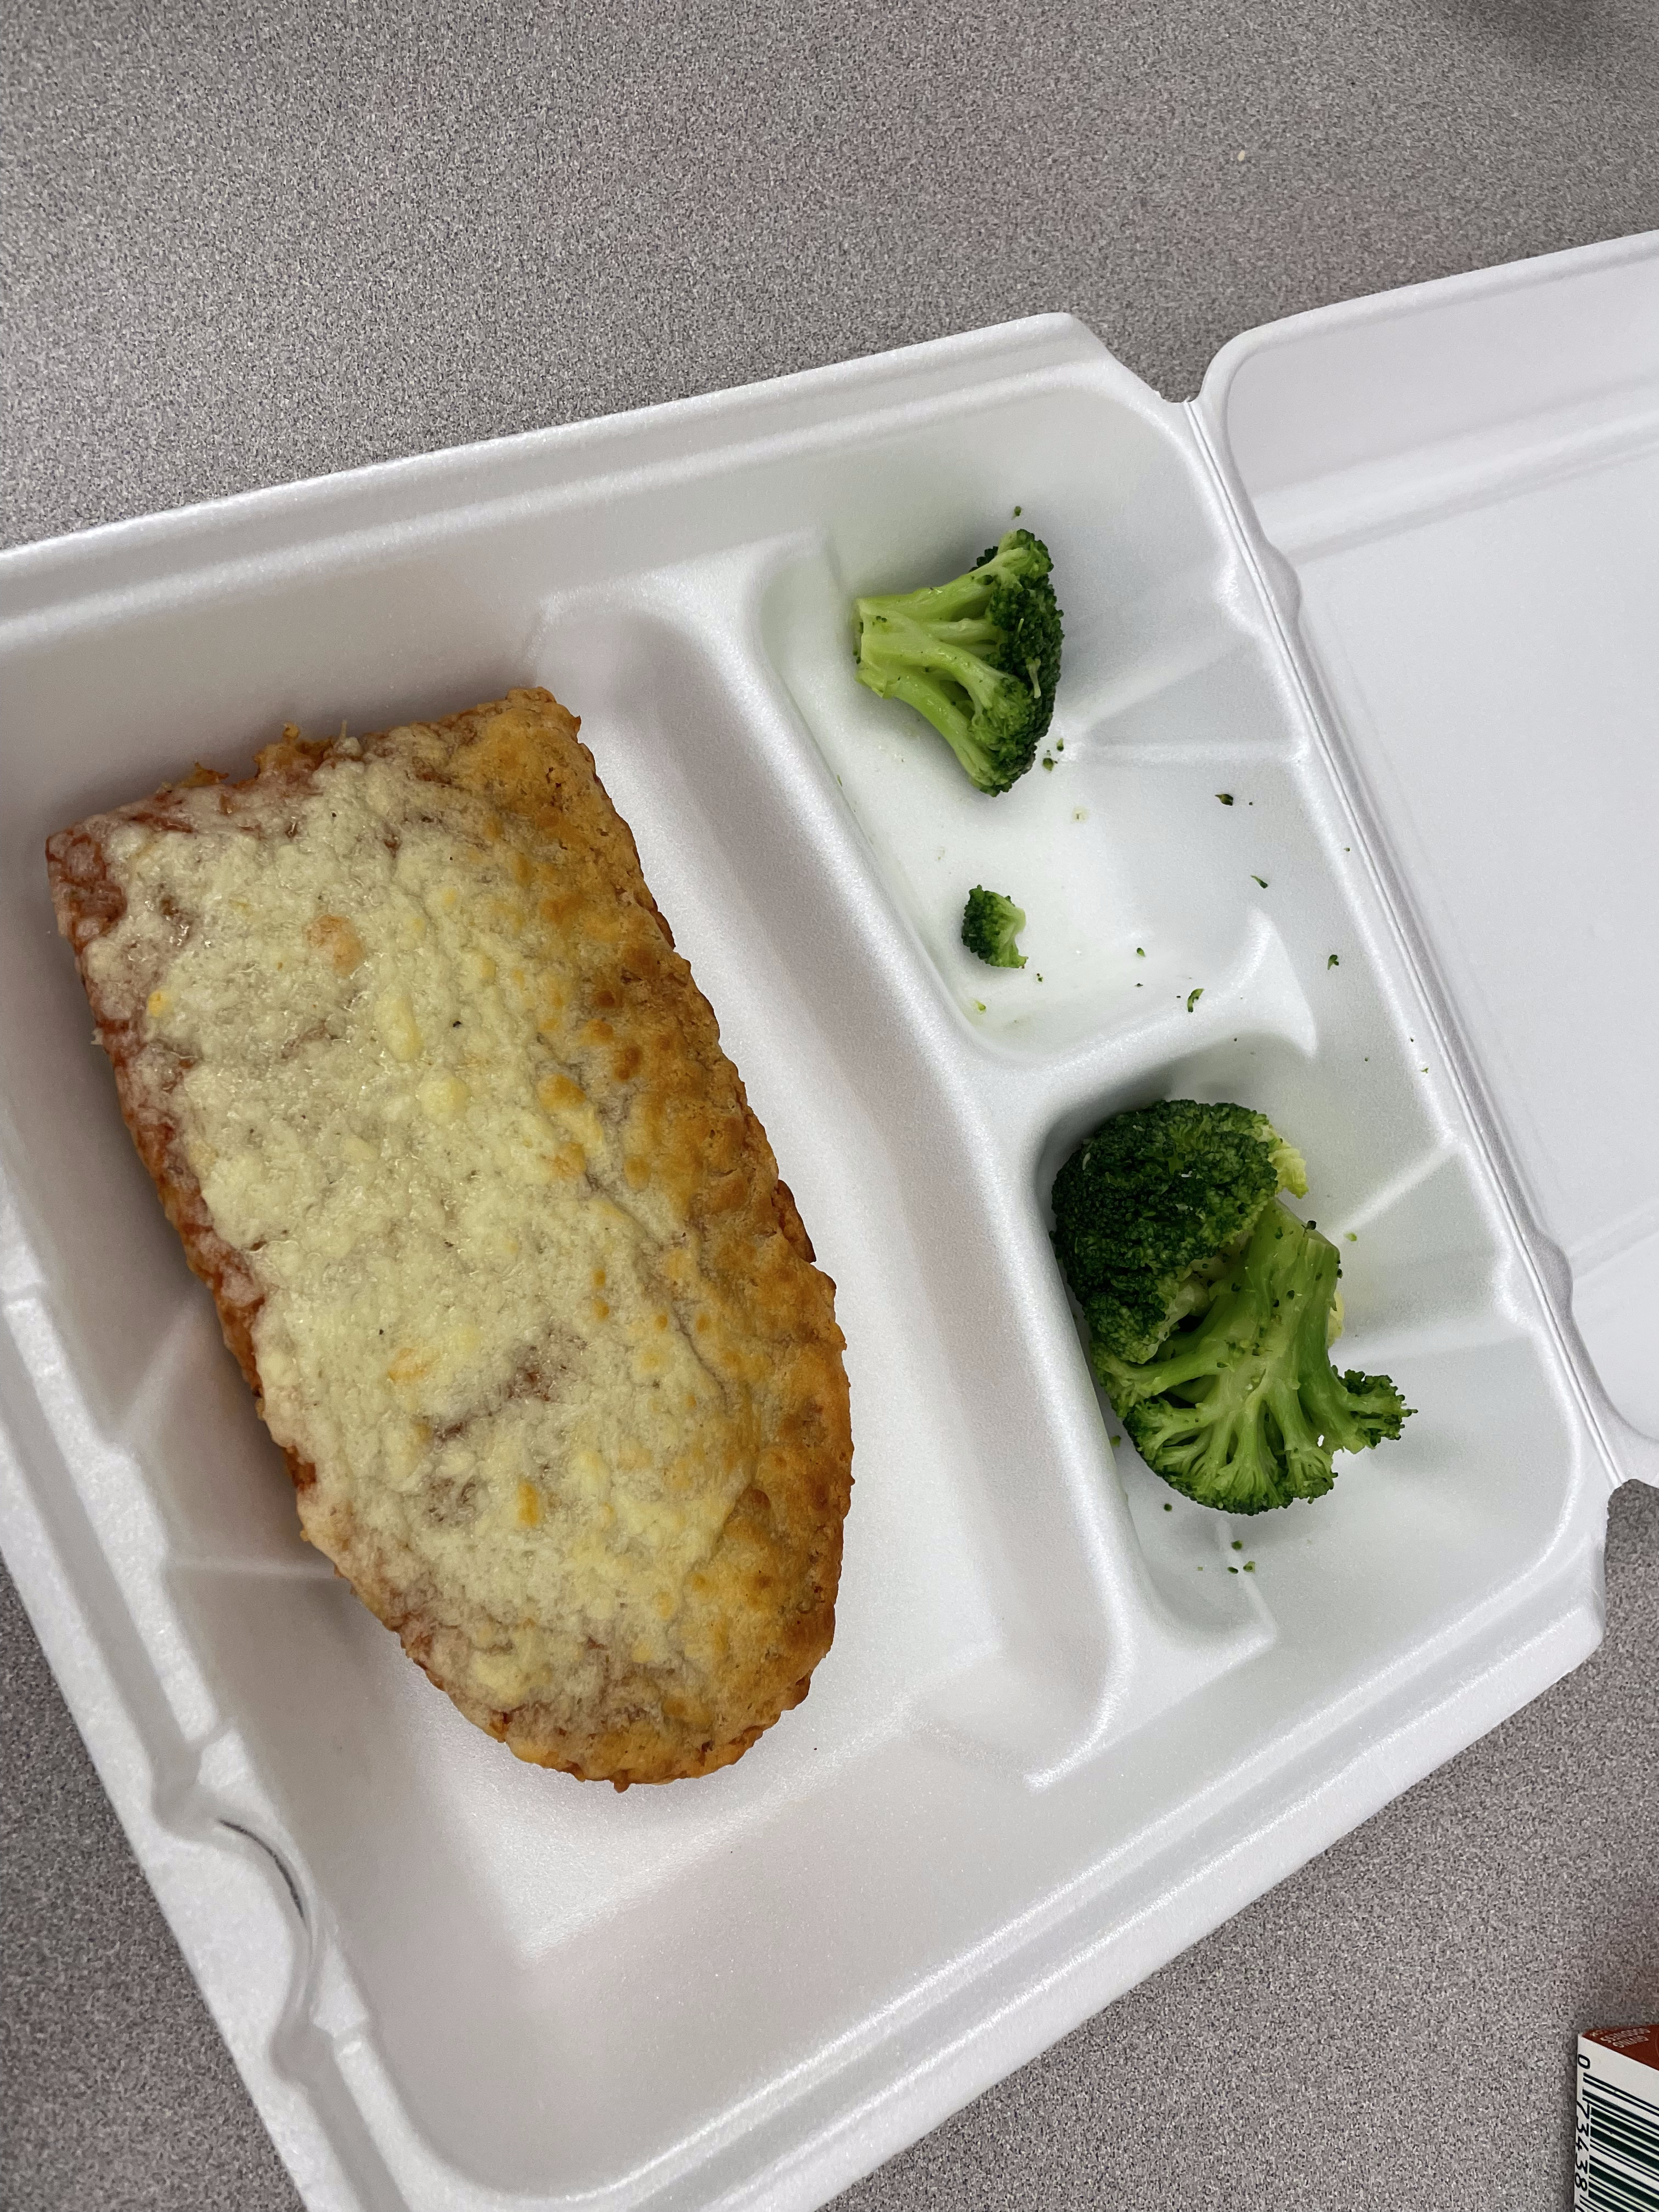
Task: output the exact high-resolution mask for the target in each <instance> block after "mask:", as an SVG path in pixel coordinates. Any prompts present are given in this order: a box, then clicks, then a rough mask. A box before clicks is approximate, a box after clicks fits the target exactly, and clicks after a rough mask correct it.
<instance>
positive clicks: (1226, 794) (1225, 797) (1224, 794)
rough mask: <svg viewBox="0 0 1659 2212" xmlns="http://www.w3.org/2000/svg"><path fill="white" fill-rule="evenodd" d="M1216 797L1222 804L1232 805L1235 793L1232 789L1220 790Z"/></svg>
mask: <svg viewBox="0 0 1659 2212" xmlns="http://www.w3.org/2000/svg"><path fill="white" fill-rule="evenodd" d="M1216 797H1217V798H1218V799H1219V800H1220V801H1221V804H1222V805H1224V806H1231V805H1232V803H1233V795H1232V793H1231V791H1218V792H1217V793H1216Z"/></svg>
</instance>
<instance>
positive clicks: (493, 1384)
mask: <svg viewBox="0 0 1659 2212" xmlns="http://www.w3.org/2000/svg"><path fill="white" fill-rule="evenodd" d="M396 734H399V735H401V734H404V733H396ZM176 803H178V804H179V805H187V806H188V808H189V810H190V812H191V816H192V817H193V818H194V819H196V820H197V822H199V824H200V833H199V834H185V835H180V834H179V832H178V830H177V829H172V830H168V829H161V828H158V827H155V826H146V825H145V824H144V823H142V822H139V823H121V824H120V826H119V827H118V828H117V829H114V830H113V832H112V837H111V841H110V860H111V863H112V868H113V871H114V872H115V873H116V875H117V876H118V878H119V880H120V882H121V883H122V884H123V887H124V889H125V893H126V898H127V908H126V912H125V915H124V916H123V917H122V919H121V920H120V921H119V922H118V925H117V926H116V927H114V928H113V929H112V930H111V931H110V932H109V933H107V934H106V936H104V937H103V938H101V939H100V940H99V941H98V942H96V943H95V944H94V945H91V946H90V947H89V948H88V953H87V956H86V957H87V962H88V969H89V972H90V974H91V975H92V976H93V977H94V980H96V979H97V978H98V977H99V976H100V975H102V976H103V977H104V978H105V979H106V980H107V981H114V980H115V979H116V977H117V975H118V972H119V971H121V970H123V969H125V973H127V974H128V975H131V974H132V973H133V972H134V971H135V969H137V970H140V971H142V972H143V974H144V975H145V976H146V978H147V980H149V981H150V982H151V984H152V985H153V987H152V988H151V989H150V990H149V995H148V999H147V1001H146V1005H145V1012H144V1013H143V1023H144V1024H147V1025H148V1027H147V1031H146V1037H145V1042H146V1044H147V1046H151V1047H159V1048H162V1049H161V1052H160V1053H157V1054H151V1055H150V1057H151V1059H152V1060H155V1061H158V1062H161V1061H165V1062H167V1063H169V1064H170V1065H171V1066H172V1068H173V1070H175V1071H176V1070H179V1068H182V1073H175V1074H174V1077H173V1085H172V1088H171V1091H170V1094H169V1106H168V1110H169V1112H170V1113H171V1114H172V1115H173V1119H174V1120H175V1121H177V1122H178V1124H179V1128H180V1132H181V1134H182V1138H183V1141H184V1145H185V1152H186V1154H187V1157H188V1158H189V1161H190V1163H191V1167H192V1168H193V1169H194V1170H195V1173H196V1176H197V1179H198V1181H199V1182H200V1184H201V1188H202V1192H203V1195H204V1200H205V1201H206V1204H207V1206H208V1208H209V1210H210V1213H211V1216H212V1218H213V1221H214V1224H215V1225H216V1228H217V1230H218V1231H219V1233H220V1234H221V1235H222V1237H224V1238H225V1239H226V1240H227V1242H228V1243H230V1244H232V1245H234V1246H235V1247H236V1248H238V1249H239V1250H240V1252H241V1253H243V1254H245V1255H246V1256H247V1261H248V1265H249V1266H250V1267H251V1268H252V1271H253V1273H254V1275H255V1277H256V1279H257V1280H258V1284H259V1285H260V1287H261V1289H262V1291H263V1292H264V1304H263V1305H262V1307H261V1308H260V1310H259V1312H258V1316H257V1318H256V1320H255V1322H254V1325H253V1341H254V1346H255V1350H256V1352H257V1356H258V1369H259V1375H260V1378H261V1382H262V1384H263V1388H264V1415H265V1419H266V1420H267V1422H268V1423H269V1425H270V1429H271V1431H272V1433H273V1434H274V1435H275V1437H276V1439H277V1441H278V1443H282V1444H284V1445H286V1446H289V1447H290V1448H291V1449H293V1450H294V1451H295V1452H296V1453H297V1454H298V1455H300V1456H301V1458H302V1459H304V1460H306V1461H308V1462H311V1463H313V1465H314V1466H315V1467H316V1468H318V1470H319V1490H320V1491H322V1492H325V1493H326V1494H324V1495H321V1496H318V1497H316V1498H314V1499H312V1500H310V1502H309V1503H308V1504H307V1507H306V1509H305V1510H306V1512H307V1520H308V1522H314V1521H315V1516H318V1515H321V1516H323V1517H324V1519H325V1520H326V1518H327V1517H328V1516H331V1515H333V1514H336V1513H337V1511H338V1510H340V1509H341V1508H345V1509H348V1510H349V1514H350V1515H351V1516H352V1517H353V1520H354V1522H355V1524H356V1528H357V1530H358V1532H359V1540H360V1541H365V1540H366V1541H367V1542H368V1545H369V1547H371V1548H372V1549H376V1550H378V1551H379V1552H380V1554H381V1555H382V1556H383V1557H384V1558H385V1559H386V1560H387V1561H388V1562H389V1563H392V1565H395V1569H396V1574H397V1577H398V1580H399V1581H400V1583H403V1584H404V1586H405V1587H408V1586H411V1585H412V1586H413V1587H414V1588H415V1589H416V1591H418V1590H419V1589H422V1588H425V1587H429V1588H431V1589H442V1591H443V1592H444V1593H445V1597H444V1602H443V1608H442V1609H443V1610H444V1612H445V1613H447V1614H448V1616H449V1617H451V1618H460V1619H462V1620H465V1618H466V1617H467V1616H468V1615H473V1614H476V1615H482V1616H484V1617H485V1619H486V1620H487V1621H488V1623H489V1624H491V1626H490V1628H489V1633H488V1634H486V1635H484V1636H483V1637H478V1636H477V1634H476V1630H475V1631H474V1635H475V1640H476V1641H477V1644H478V1647H479V1648H478V1649H477V1650H476V1652H475V1653H474V1654H473V1656H472V1657H471V1675H472V1680H473V1685H474V1689H475V1692H476V1693H477V1695H478V1696H479V1697H480V1698H481V1699H483V1702H484V1703H485V1704H487V1705H490V1706H493V1707H499V1708H503V1709H510V1708H512V1707H513V1706H514V1705H519V1704H520V1703H522V1702H524V1701H525V1700H526V1699H532V1698H535V1697H537V1696H543V1695H546V1694H547V1693H548V1692H549V1688H550V1685H552V1684H554V1683H555V1682H556V1681H562V1684H563V1686H564V1688H565V1689H566V1690H567V1691H568V1690H569V1689H570V1688H571V1687H572V1686H573V1682H574V1680H575V1679H577V1678H580V1676H581V1674H582V1672H583V1669H584V1668H586V1671H587V1673H588V1674H590V1675H591V1674H592V1670H593V1668H594V1666H595V1664H596V1663H598V1662H594V1661H593V1659H592V1656H591V1654H592V1651H593V1650H594V1649H595V1648H596V1647H598V1646H600V1645H603V1646H604V1647H605V1648H606V1650H609V1651H611V1652H616V1653H619V1654H625V1655H626V1656H627V1657H628V1658H629V1660H630V1661H632V1662H636V1663H638V1664H640V1665H642V1666H648V1665H651V1664H653V1663H655V1662H660V1661H664V1660H665V1659H667V1658H668V1657H669V1656H670V1644H669V1641H668V1638H669V1637H670V1624H671V1622H672V1621H673V1619H674V1616H675V1614H676V1613H677V1612H678V1609H679V1607H680V1606H681V1603H682V1599H683V1595H684V1589H685V1585H686V1582H687V1578H688V1577H690V1576H692V1575H694V1574H695V1572H696V1570H697V1569H698V1568H699V1566H700V1565H702V1563H703V1562H704V1561H705V1560H707V1559H708V1556H709V1554H710V1552H711V1550H712V1549H713V1547H714V1545H715V1543H716V1541H717V1540H718V1538H719V1536H720V1531H721V1529H722V1527H723V1525H724V1524H725V1522H726V1519H727V1517H728V1516H729V1514H730V1512H731V1510H732V1505H733V1503H734V1501H735V1500H736V1499H737V1498H738V1496H739V1494H740V1493H742V1492H744V1487H745V1485H746V1484H747V1483H749V1482H750V1480H751V1477H752V1474H753V1463H752V1455H751V1454H750V1453H749V1452H746V1451H744V1449H741V1448H740V1446H738V1447H734V1444H733V1441H732V1439H733V1436H734V1434H735V1435H737V1436H738V1437H741V1434H742V1431H743V1427H744V1424H743V1421H742V1419H741V1418H740V1417H739V1419H738V1420H737V1422H736V1424H735V1427H734V1425H733V1423H732V1420H730V1419H727V1420H725V1421H722V1422H721V1423H720V1424H718V1425H716V1427H715V1428H714V1431H712V1434H713V1436H714V1449H716V1451H717V1452H718V1453H719V1455H720V1464H717V1465H710V1464H709V1462H708V1451H709V1441H708V1440H709V1437H710V1434H711V1431H710V1430H709V1428H708V1407H709V1403H710V1401H711V1399H715V1400H717V1399H719V1398H720V1394H721V1390H722V1387H723V1386H722V1383H721V1380H720V1378H719V1377H718V1376H715V1375H714V1374H713V1373H711V1371H710V1370H709V1368H708V1365H706V1364H705V1363H704V1361H703V1359H702V1358H700V1357H699V1353H698V1351H697V1349H696V1346H694V1343H693V1341H692V1337H691V1333H690V1330H689V1328H688V1326H687V1324H686V1322H685V1319H684V1310H677V1303H676V1301H675V1299H674V1298H672V1297H671V1296H670V1295H669V1292H668V1289H667V1285H668V1284H669V1283H670V1282H671V1281H672V1280H674V1279H675V1270H674V1266H673V1264H672V1260H671V1256H670V1257H668V1258H666V1259H665V1253H664V1249H663V1248H664V1245H665V1243H666V1242H669V1241H671V1238H672V1236H673V1234H674V1231H675V1229H676V1226H677V1225H676V1223H675V1221H674V1220H673V1219H672V1218H671V1209H669V1210H668V1211H667V1212H665V1205H664V1201H663V1200H662V1199H661V1198H660V1196H659V1194H656V1193H655V1192H653V1190H651V1189H650V1188H647V1187H646V1186H647V1184H648V1182H649V1180H650V1179H649V1177H648V1176H647V1175H644V1174H642V1172H641V1168H640V1164H639V1160H638V1157H637V1152H636V1148H635V1147H631V1146H627V1145H625V1142H624V1139H626V1138H627V1137H628V1135H629V1129H628V1127H627V1122H626V1117H625V1115H622V1114H619V1113H617V1111H615V1110H614V1109H615V1101H614V1100H611V1099H607V1100H606V1101H605V1102H603V1103H605V1104H606V1105H607V1106H608V1107H609V1108H611V1109H612V1110H611V1111H609V1112H608V1113H607V1112H601V1111H600V1110H599V1106H597V1105H596V1104H595V1103H594V1102H593V1101H592V1099H591V1098H590V1097H588V1096H587V1095H586V1093H585V1091H584V1090H583V1088H582V1085H581V1082H580V1080H579V1079H578V1076H579V1073H580V1061H579V1060H575V1059H574V1058H573V1059H572V1060H565V1059H564V1058H562V1056H561V1054H560V1053H559V1051H558V1050H557V1045H558V1042H559V1036H558V1023H557V1021H556V1018H554V1015H553V1013H551V1012H550V1003H549V995H548V987H547V984H546V978H545V973H544V969H538V970H537V971H536V972H534V973H532V972H531V971H530V970H529V969H527V968H526V933H527V930H528V931H530V932H531V933H532V934H539V936H540V937H541V938H542V939H545V938H546V935H547V932H548V929H549V928H550V927H551V928H552V929H553V931H554V934H555V936H556V931H557V910H558V901H557V899H556V898H553V899H552V900H550V899H549V897H548V896H547V887H546V884H545V883H539V884H538V883H532V867H531V865H530V863H529V862H528V861H527V860H526V856H525V854H524V853H523V852H522V851H520V849H518V848H515V847H514V846H513V844H512V843H511V842H510V841H508V840H503V839H501V838H500V836H499V835H498V836H497V839H496V841H495V842H494V843H493V844H492V843H491V842H489V838H488V836H484V837H483V838H473V837H458V836H457V835H456V834H455V826H454V823H453V820H447V818H446V817H445V814H444V812H443V810H442V809H439V808H434V809H432V810H431V811H427V810H426V809H425V808H424V807H423V805H422V785H421V783H420V782H419V781H416V780H415V779H413V778H411V776H410V775H409V774H408V773H407V771H406V769H405V768H404V767H402V766H400V765H399V763H398V762H397V761H395V760H392V759H388V758H385V757H349V755H342V754H341V753H336V755H335V756H334V757H331V759H330V760H328V761H327V762H326V763H325V764H324V765H323V766H322V767H321V768H320V769H319V770H318V772H317V774H316V775H315V776H314V778H313V779H312V780H311V781H309V783H308V784H307V787H304V788H303V789H302V790H301V791H299V792H298V793H286V794H284V795H283V799H282V808H283V819H282V820H281V821H280V823H272V824H271V825H270V827H269V828H267V829H264V830H263V831H261V830H260V829H256V828H252V827H250V826H248V825H247V824H246V823H242V824H239V825H237V826H234V827H233V826H232V825H231V824H230V823H226V822H223V821H222V820H221V819H219V818H218V817H216V811H215V810H216V805H217V799H216V793H215V792H214V791H213V790H211V789H204V790H202V791H199V792H195V791H192V792H189V793H179V794H177V795H176ZM485 827H486V829H488V820H487V818H486V822H485ZM537 865H538V868H540V869H541V870H542V872H543V873H545V871H546V868H547V867H548V866H551V867H553V868H555V869H556V866H557V855H556V854H555V855H554V856H553V858H552V860H550V861H547V862H543V861H538V864H537ZM550 916H551V921H550ZM555 1011H556V1010H555ZM682 1273H683V1270H682ZM727 1410H728V1412H731V1411H733V1410H737V1409H734V1408H732V1407H728V1408H727ZM319 1541H324V1539H323V1538H322V1537H321V1536H319Z"/></svg>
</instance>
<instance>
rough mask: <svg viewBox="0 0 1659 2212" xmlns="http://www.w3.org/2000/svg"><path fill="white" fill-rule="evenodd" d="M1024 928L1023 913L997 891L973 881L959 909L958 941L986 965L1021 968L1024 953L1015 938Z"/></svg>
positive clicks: (1023, 963)
mask: <svg viewBox="0 0 1659 2212" xmlns="http://www.w3.org/2000/svg"><path fill="white" fill-rule="evenodd" d="M1024 927H1025V912H1024V908H1023V907H1017V906H1016V905H1015V904H1014V902H1013V901H1012V899H1011V898H1005V897H1004V896H1003V895H1002V893H1001V892H1000V891H987V890H986V888H985V886H984V884H975V885H974V888H973V889H972V890H970V891H969V894H968V903H967V905H966V906H965V907H963V910H962V941H963V944H964V945H966V946H967V948H968V950H969V951H970V952H971V953H974V954H975V956H976V957H978V958H979V959H981V960H982V961H984V963H986V965H987V967H988V968H1023V967H1024V965H1025V955H1024V953H1023V952H1022V951H1020V949H1019V946H1018V943H1017V942H1016V941H1015V940H1016V939H1017V938H1018V934H1019V932H1020V931H1021V930H1022V929H1024Z"/></svg>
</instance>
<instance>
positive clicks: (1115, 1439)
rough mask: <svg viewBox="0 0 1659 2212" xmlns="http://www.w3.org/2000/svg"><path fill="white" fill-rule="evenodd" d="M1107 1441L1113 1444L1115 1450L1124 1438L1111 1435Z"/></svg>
mask: <svg viewBox="0 0 1659 2212" xmlns="http://www.w3.org/2000/svg"><path fill="white" fill-rule="evenodd" d="M1106 1441H1107V1443H1109V1444H1110V1445H1111V1447H1112V1449H1113V1450H1114V1451H1115V1450H1116V1449H1117V1447H1118V1446H1119V1444H1121V1443H1122V1441H1123V1439H1122V1437H1108V1438H1107V1439H1106Z"/></svg>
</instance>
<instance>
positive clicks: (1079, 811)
mask: <svg viewBox="0 0 1659 2212" xmlns="http://www.w3.org/2000/svg"><path fill="white" fill-rule="evenodd" d="M1088 818H1089V810H1088V808H1087V807H1086V806H1074V807H1073V809H1072V819H1073V822H1086V821H1087V820H1088Z"/></svg>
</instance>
